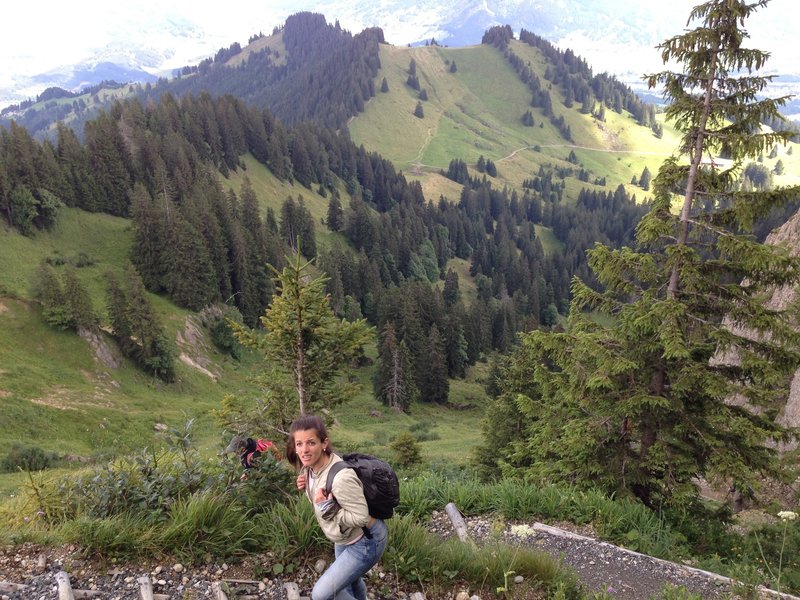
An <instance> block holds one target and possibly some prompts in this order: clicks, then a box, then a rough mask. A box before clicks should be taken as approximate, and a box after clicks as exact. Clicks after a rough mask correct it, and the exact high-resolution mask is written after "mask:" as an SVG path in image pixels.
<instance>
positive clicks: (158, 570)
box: [153, 565, 164, 575]
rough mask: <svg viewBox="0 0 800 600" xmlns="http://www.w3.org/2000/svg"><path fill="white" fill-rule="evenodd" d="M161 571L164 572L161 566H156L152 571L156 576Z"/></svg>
mask: <svg viewBox="0 0 800 600" xmlns="http://www.w3.org/2000/svg"><path fill="white" fill-rule="evenodd" d="M163 570H164V567H162V566H161V565H158V566H157V567H156V568H155V569H153V575H158V574H159V573H161V571H163Z"/></svg>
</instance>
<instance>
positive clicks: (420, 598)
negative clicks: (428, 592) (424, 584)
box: [410, 592, 425, 600]
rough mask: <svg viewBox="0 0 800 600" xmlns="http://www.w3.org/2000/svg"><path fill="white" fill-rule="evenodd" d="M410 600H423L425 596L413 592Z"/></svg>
mask: <svg viewBox="0 0 800 600" xmlns="http://www.w3.org/2000/svg"><path fill="white" fill-rule="evenodd" d="M410 598H411V600H425V594H423V593H422V592H413V593H412V594H411V596H410Z"/></svg>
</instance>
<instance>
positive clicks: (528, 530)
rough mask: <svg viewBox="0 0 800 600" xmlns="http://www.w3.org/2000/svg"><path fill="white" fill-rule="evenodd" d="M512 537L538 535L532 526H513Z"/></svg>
mask: <svg viewBox="0 0 800 600" xmlns="http://www.w3.org/2000/svg"><path fill="white" fill-rule="evenodd" d="M511 535H513V536H516V537H528V536H531V535H536V531H534V529H533V527H531V526H530V525H525V524H523V525H512V526H511Z"/></svg>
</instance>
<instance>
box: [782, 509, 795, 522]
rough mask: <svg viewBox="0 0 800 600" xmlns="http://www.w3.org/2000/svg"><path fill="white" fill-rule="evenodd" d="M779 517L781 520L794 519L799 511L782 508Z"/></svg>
mask: <svg viewBox="0 0 800 600" xmlns="http://www.w3.org/2000/svg"><path fill="white" fill-rule="evenodd" d="M778 518H779V519H780V520H781V521H794V520H795V519H796V518H797V513H796V512H794V511H791V510H782V511H781V512H779V513H778Z"/></svg>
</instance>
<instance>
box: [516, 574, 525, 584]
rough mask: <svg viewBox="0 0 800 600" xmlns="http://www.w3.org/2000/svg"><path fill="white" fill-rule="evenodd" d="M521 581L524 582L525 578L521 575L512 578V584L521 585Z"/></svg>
mask: <svg viewBox="0 0 800 600" xmlns="http://www.w3.org/2000/svg"><path fill="white" fill-rule="evenodd" d="M523 581H525V578H524V577H523V576H522V575H517V576H516V577H514V583H522V582H523Z"/></svg>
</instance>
